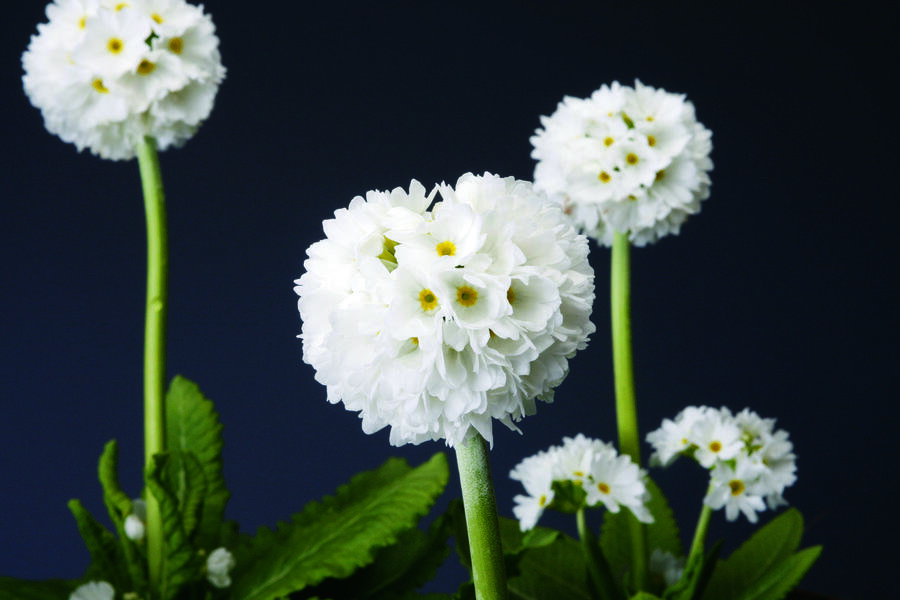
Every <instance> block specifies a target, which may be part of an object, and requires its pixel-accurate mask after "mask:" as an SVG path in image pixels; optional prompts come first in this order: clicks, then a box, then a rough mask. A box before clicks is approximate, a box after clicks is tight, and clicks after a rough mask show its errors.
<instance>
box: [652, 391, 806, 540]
mask: <svg viewBox="0 0 900 600" xmlns="http://www.w3.org/2000/svg"><path fill="white" fill-rule="evenodd" d="M647 441H648V442H649V443H650V444H652V445H653V448H654V453H653V455H652V456H651V457H650V461H651V463H655V464H658V465H661V466H668V465H670V464H671V463H672V461H674V460H675V459H676V458H677V457H678V456H679V455H682V454H683V455H686V456H692V457H693V458H694V459H695V460H696V461H697V462H699V463H700V464H701V465H702V466H704V467H706V468H707V469H709V470H710V489H709V492H708V493H707V495H706V498H704V500H703V501H704V502H705V503H706V504H707V505H709V506H710V507H712V508H713V509H715V510H718V509H720V508H722V507H723V506H724V507H725V516H726V517H727V518H728V520H729V521H734V520H735V519H737V516H738V513H739V512H743V513H744V515H745V516H746V517H747V519H748V520H749V521H750V522H751V523H756V520H757V516H756V513H757V512H759V511H763V510H765V508H766V504H768V506H769V508H771V509H775V508H776V507H778V506H780V505H783V504H787V502H786V501H785V500H784V496H783V495H782V493H783V492H784V489H785V488H786V487H788V486H789V485H792V484H793V483H794V481H796V479H797V477H796V475H795V471H796V470H797V468H796V464H795V459H796V456H795V455H794V453H793V451H792V450H793V444H791V442H790V441H789V440H788V434H787V432H786V431H784V430H782V429H779V430H776V429H775V420H774V419H763V418H760V416H759V415H757V414H756V413H755V412H753V411H751V410H749V409H744V410H743V411H741V412H740V413H738V414H736V415H734V414H732V413H731V411H730V410H728V409H727V408H724V407H723V408H721V409H715V408H710V407H708V406H701V407H696V406H689V407H688V408H686V409H684V410H683V411H681V412H680V413H679V414H678V416H677V417H675V420H674V421H673V420H670V419H665V420H664V421H663V423H662V426H661V427H660V428H659V429H657V430H656V431H653V432H651V433H649V434H648V435H647ZM763 500H765V503H763Z"/></svg>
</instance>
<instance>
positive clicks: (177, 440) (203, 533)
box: [166, 376, 230, 550]
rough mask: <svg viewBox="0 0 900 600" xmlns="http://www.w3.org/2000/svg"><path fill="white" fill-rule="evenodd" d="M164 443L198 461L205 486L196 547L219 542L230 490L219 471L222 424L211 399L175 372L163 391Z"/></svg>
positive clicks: (208, 546)
mask: <svg viewBox="0 0 900 600" xmlns="http://www.w3.org/2000/svg"><path fill="white" fill-rule="evenodd" d="M166 443H167V448H168V449H169V450H170V451H172V452H178V451H180V452H190V453H191V454H193V455H194V456H195V457H197V460H198V461H199V463H200V466H201V467H202V470H203V475H204V480H205V482H206V489H205V492H204V494H203V504H202V510H201V512H200V514H199V522H198V524H197V525H196V528H194V527H193V526H192V527H191V528H190V529H191V530H192V531H193V532H194V534H195V535H196V539H194V542H195V544H196V546H197V547H198V548H203V549H204V550H211V549H213V548H216V547H218V546H219V545H221V542H220V540H219V530H220V528H221V526H222V522H223V521H224V520H225V505H226V504H227V502H228V498H229V497H230V494H229V492H228V488H226V487H225V477H224V476H223V474H222V444H223V442H222V425H221V423H219V415H218V414H216V411H215V409H214V407H213V403H212V402H211V401H210V400H207V399H206V398H204V397H203V394H202V393H201V392H200V389H199V388H198V387H197V385H196V384H194V383H192V382H191V381H188V380H187V379H185V378H184V377H181V376H177V377H175V378H174V379H173V380H172V384H171V385H170V386H169V392H168V394H166Z"/></svg>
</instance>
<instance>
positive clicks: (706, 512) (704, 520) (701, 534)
mask: <svg viewBox="0 0 900 600" xmlns="http://www.w3.org/2000/svg"><path fill="white" fill-rule="evenodd" d="M711 487H712V486H710V488H711ZM712 513H713V509H712V507H711V506H710V505H709V504H707V503H706V502H704V503H703V509H702V510H701V511H700V517H699V518H698V519H697V528H696V529H695V530H694V540H693V541H692V542H691V551H690V552H689V553H688V557H687V562H686V563H685V564H687V565H690V564H693V562H692V561H694V560H697V559H698V557H702V556H703V547H704V544H705V543H706V531H707V530H708V529H709V519H710V517H711V516H712Z"/></svg>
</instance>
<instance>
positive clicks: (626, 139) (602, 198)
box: [531, 81, 712, 246]
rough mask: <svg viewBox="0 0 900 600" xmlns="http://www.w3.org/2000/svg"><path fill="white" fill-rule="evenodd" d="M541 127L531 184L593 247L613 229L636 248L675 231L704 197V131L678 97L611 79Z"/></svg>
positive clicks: (568, 102)
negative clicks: (560, 207) (550, 199)
mask: <svg viewBox="0 0 900 600" xmlns="http://www.w3.org/2000/svg"><path fill="white" fill-rule="evenodd" d="M541 124H542V125H543V129H538V130H537V131H536V133H535V135H534V136H533V137H532V138H531V143H532V144H533V145H534V150H533V151H532V154H531V156H532V158H535V159H537V161H538V163H537V166H536V167H535V171H534V181H535V187H537V188H538V189H540V190H543V191H546V192H547V193H548V194H550V195H551V197H553V198H554V199H556V200H557V201H558V202H560V203H561V204H562V205H563V207H564V209H565V211H566V213H568V214H570V215H571V217H572V219H573V221H574V222H575V223H576V224H577V226H578V227H580V228H581V229H583V230H584V231H585V232H586V233H587V234H588V235H589V236H591V237H593V238H596V239H597V241H598V243H601V244H604V245H606V246H609V245H611V244H612V239H613V234H614V233H615V232H616V231H618V232H621V233H628V236H629V239H630V240H631V242H632V243H633V244H635V245H637V246H643V245H644V244H647V243H650V242H655V241H656V240H657V239H659V238H660V237H662V236H664V235H667V234H669V233H674V234H677V233H678V231H679V230H680V228H681V224H682V223H683V222H684V221H685V219H687V217H688V216H689V215H692V214H694V213H696V212H698V211H699V210H700V202H701V201H702V200H705V199H706V198H707V197H708V196H709V185H710V180H709V174H708V171H709V170H710V169H712V161H711V160H710V158H709V153H710V151H711V150H712V142H711V133H710V131H709V130H708V129H706V128H705V127H703V125H701V124H700V123H698V122H697V119H696V117H695V115H694V106H693V105H692V104H691V103H690V102H688V101H686V100H685V98H684V96H683V95H677V94H671V93H668V92H666V91H665V90H661V89H660V90H657V89H654V88H652V87H648V86H645V85H642V84H641V82H639V81H636V82H635V86H634V88H631V87H627V86H621V85H619V84H618V82H616V83H613V84H612V86H605V85H604V86H603V87H601V88H600V89H599V90H597V91H596V92H594V93H593V95H592V96H591V97H590V98H586V99H581V98H573V97H566V98H564V99H563V101H562V102H561V103H560V104H559V106H558V107H557V109H556V112H555V113H553V115H552V116H550V117H541Z"/></svg>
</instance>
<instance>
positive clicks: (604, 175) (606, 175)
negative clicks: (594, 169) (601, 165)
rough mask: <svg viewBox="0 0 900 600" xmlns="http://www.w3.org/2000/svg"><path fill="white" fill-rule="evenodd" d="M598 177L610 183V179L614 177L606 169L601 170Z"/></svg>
mask: <svg viewBox="0 0 900 600" xmlns="http://www.w3.org/2000/svg"><path fill="white" fill-rule="evenodd" d="M597 179H599V180H600V181H602V182H603V183H609V182H610V180H611V179H612V176H611V175H610V174H609V173H607V172H606V171H600V174H599V175H597Z"/></svg>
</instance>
